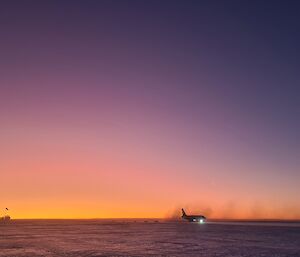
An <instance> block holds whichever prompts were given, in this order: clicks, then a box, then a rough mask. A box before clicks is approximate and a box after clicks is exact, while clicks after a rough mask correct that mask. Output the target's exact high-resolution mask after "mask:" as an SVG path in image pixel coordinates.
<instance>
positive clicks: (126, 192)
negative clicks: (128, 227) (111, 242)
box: [0, 1, 300, 220]
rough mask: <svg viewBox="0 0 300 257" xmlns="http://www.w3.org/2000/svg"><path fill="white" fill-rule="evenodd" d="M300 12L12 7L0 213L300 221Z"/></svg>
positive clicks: (7, 29) (5, 28) (1, 117)
mask: <svg viewBox="0 0 300 257" xmlns="http://www.w3.org/2000/svg"><path fill="white" fill-rule="evenodd" d="M229 2H230V1H229ZM296 10H297V8H292V5H288V4H287V5H284V4H282V3H279V2H276V3H273V4H270V5H267V4H262V3H258V2H255V1H254V2H247V4H241V3H239V2H238V1H233V2H230V3H227V4H225V3H222V1H221V2H219V3H218V4H214V3H213V1H212V2H210V1H203V2H199V3H197V2H194V1H187V2H184V1H177V2H174V3H173V2H170V1H162V2H160V1H145V2H144V1H142V2H139V1H128V2H127V1H124V2H122V1H119V2H118V3H117V4H116V3H113V2H110V1H99V2H97V1H87V2H84V1H76V2H72V3H70V2H68V1H61V2H57V1H53V2H51V1H42V2H39V1H24V2H21V1H20V2H18V3H17V2H15V1H11V2H9V1H6V2H3V3H1V10H0V14H1V18H0V19H1V23H0V24H1V25H0V28H1V33H2V34H1V42H0V45H1V58H0V67H1V71H0V72H1V74H0V85H1V89H0V90H1V91H0V122H1V127H0V132H1V133H0V175H1V179H0V185H1V186H0V203H1V206H0V207H1V210H4V209H5V207H7V208H8V209H9V211H8V212H5V211H3V213H1V214H0V216H2V215H5V214H6V213H8V214H9V215H10V216H11V218H12V219H24V218H26V219H32V218H67V219H73V218H76V219H81V218H83V219H84V218H168V217H174V216H176V217H178V218H180V217H181V213H180V209H181V208H183V207H184V208H186V209H187V210H188V211H189V212H190V213H199V214H203V215H205V216H206V217H207V218H208V219H282V220H297V219H300V205H299V195H300V187H299V181H300V172H299V167H300V163H299V160H300V158H299V157H300V151H299V149H300V148H299V146H300V143H299V138H300V136H299V131H300V123H299V120H300V119H299V94H300V92H299V74H298V73H299V69H298V68H299V67H298V60H299V59H298V57H299V52H300V51H297V49H298V48H299V38H298V37H297V36H296V34H297V33H295V31H297V28H298V27H297V22H295V21H296V17H297V14H296ZM249 13H250V14H249ZM251 13H252V14H253V15H251Z"/></svg>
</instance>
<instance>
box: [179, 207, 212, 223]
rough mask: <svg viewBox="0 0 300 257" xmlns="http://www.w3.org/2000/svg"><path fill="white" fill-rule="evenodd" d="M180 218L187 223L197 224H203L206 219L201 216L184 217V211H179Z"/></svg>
mask: <svg viewBox="0 0 300 257" xmlns="http://www.w3.org/2000/svg"><path fill="white" fill-rule="evenodd" d="M181 211H182V216H181V218H183V219H185V220H187V221H189V222H198V223H205V222H206V217H205V216H203V215H186V213H185V211H184V209H181Z"/></svg>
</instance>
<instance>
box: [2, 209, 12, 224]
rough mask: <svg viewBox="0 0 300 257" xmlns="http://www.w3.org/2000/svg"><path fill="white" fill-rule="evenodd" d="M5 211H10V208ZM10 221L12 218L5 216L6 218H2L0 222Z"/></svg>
mask: <svg viewBox="0 0 300 257" xmlns="http://www.w3.org/2000/svg"><path fill="white" fill-rule="evenodd" d="M5 211H8V208H5ZM6 221H10V216H9V215H7V214H5V215H4V216H2V217H0V222H6Z"/></svg>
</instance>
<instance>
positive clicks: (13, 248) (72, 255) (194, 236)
mask: <svg viewBox="0 0 300 257" xmlns="http://www.w3.org/2000/svg"><path fill="white" fill-rule="evenodd" d="M0 256H1V257H19V256H20V257H21V256H22V257H24V256H26V257H27V256H28V257H36V256H49V257H50V256H51V257H52V256H55V257H60V256H68V257H79V256H80V257H81V256H89V257H96V256H205V257H212V256H213V257H216V256H228V257H229V256H243V257H247V256H255V257H257V256H277V257H279V256H288V257H293V256H295V257H296V256H300V225H299V223H294V224H292V223H249V224H247V223H218V222H216V223H207V224H195V223H188V222H187V223H185V222H163V221H160V222H155V221H152V220H147V222H145V220H14V221H12V222H10V223H9V224H0Z"/></svg>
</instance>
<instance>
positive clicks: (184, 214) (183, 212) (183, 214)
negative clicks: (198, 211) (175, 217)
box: [181, 208, 186, 217]
mask: <svg viewBox="0 0 300 257" xmlns="http://www.w3.org/2000/svg"><path fill="white" fill-rule="evenodd" d="M181 211H182V217H185V216H186V213H185V211H184V209H183V208H182V209H181Z"/></svg>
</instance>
